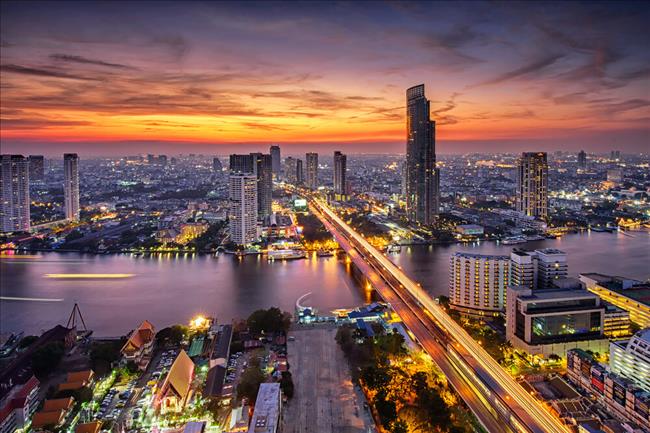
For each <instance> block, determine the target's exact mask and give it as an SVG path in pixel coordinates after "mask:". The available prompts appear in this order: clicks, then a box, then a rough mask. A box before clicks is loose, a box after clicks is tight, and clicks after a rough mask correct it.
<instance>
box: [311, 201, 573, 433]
mask: <svg viewBox="0 0 650 433" xmlns="http://www.w3.org/2000/svg"><path fill="white" fill-rule="evenodd" d="M309 205H310V208H311V210H312V212H313V213H314V214H315V215H316V216H317V217H318V218H319V219H320V220H321V222H322V223H323V224H324V225H325V227H326V228H327V230H328V231H329V232H330V233H332V235H333V236H334V237H335V238H336V240H337V241H338V242H339V244H340V245H341V247H342V248H343V249H344V250H345V251H346V252H347V254H348V255H349V257H350V259H351V260H352V261H353V263H355V265H356V266H357V267H358V268H359V270H360V271H361V272H362V273H363V274H364V275H365V276H366V278H367V279H368V280H369V281H370V283H371V284H372V286H373V288H374V289H375V290H376V291H377V292H378V293H379V295H380V296H381V297H382V298H383V299H384V300H385V301H386V302H388V303H390V304H391V307H392V308H393V310H394V311H395V313H396V314H397V315H398V316H400V318H401V319H402V321H403V323H404V325H405V326H406V327H407V328H408V329H409V330H410V331H411V332H412V333H413V335H414V336H415V338H416V339H417V341H418V343H419V344H420V346H421V347H422V348H423V350H424V351H425V352H426V353H427V354H429V356H431V358H432V359H433V361H434V362H435V363H436V364H437V365H438V367H439V368H440V369H441V370H442V372H443V373H444V374H445V376H446V377H447V380H448V381H449V383H450V384H451V385H452V387H453V388H454V389H455V390H456V392H458V394H459V395H460V397H461V398H462V399H463V401H465V403H466V404H467V405H468V406H469V408H470V409H471V410H472V412H473V413H474V414H475V415H476V417H477V419H478V420H479V422H480V423H481V424H482V425H483V427H484V428H485V429H486V430H488V431H489V432H507V433H513V432H514V433H543V432H547V433H567V432H569V431H570V430H569V428H568V427H567V426H566V425H565V424H563V423H562V422H561V421H560V420H559V419H558V418H557V417H556V416H555V415H554V414H552V413H550V412H549V411H548V410H547V409H546V408H545V407H544V406H543V405H542V404H541V403H540V402H539V401H537V400H536V399H535V398H534V397H533V396H532V395H530V394H529V393H528V392H526V390H524V388H523V387H522V386H521V385H520V384H519V383H517V381H516V380H515V379H513V377H512V376H510V374H508V373H507V372H506V371H505V370H504V369H503V368H502V367H501V366H500V365H499V364H498V363H497V362H496V361H495V360H494V359H493V358H492V357H491V356H490V355H489V354H488V353H487V352H486V351H485V349H484V348H483V347H482V346H481V345H480V344H478V342H477V341H476V340H474V339H473V338H472V337H471V336H470V335H469V334H468V333H467V332H466V331H465V330H464V329H463V328H462V327H461V326H460V325H459V324H458V323H456V322H455V321H454V320H453V319H452V318H451V317H449V315H448V314H447V313H446V312H445V311H444V309H443V308H442V307H440V306H439V305H438V304H437V303H436V302H434V301H433V299H431V297H430V296H429V295H428V294H427V293H426V292H425V291H424V290H423V289H422V287H421V286H420V285H419V284H418V283H416V282H414V281H413V280H411V279H410V278H409V277H408V276H407V275H406V274H405V273H404V272H402V270H401V269H400V268H399V267H398V266H397V265H395V264H394V263H393V262H391V261H390V260H389V259H388V258H387V257H386V256H385V255H384V254H383V253H382V252H381V251H379V250H377V249H376V248H375V247H373V246H372V245H370V243H368V241H366V240H365V238H364V237H363V236H362V235H360V234H359V233H357V232H356V231H355V230H353V229H352V228H351V227H350V226H349V225H348V224H346V223H345V221H343V220H342V219H341V218H340V217H339V216H338V215H337V214H336V213H335V212H334V211H332V210H331V209H330V208H329V206H328V205H327V204H326V203H324V202H323V201H322V200H320V199H319V198H316V197H314V196H309Z"/></svg>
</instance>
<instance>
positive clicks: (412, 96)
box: [406, 84, 439, 225]
mask: <svg viewBox="0 0 650 433" xmlns="http://www.w3.org/2000/svg"><path fill="white" fill-rule="evenodd" d="M437 175H438V173H437V172H436V124H435V122H434V121H432V120H431V118H430V112H429V100H428V99H427V98H426V97H425V95H424V84H420V85H419V86H414V87H411V88H410V89H408V90H407V91H406V216H407V218H408V220H409V221H411V222H415V223H418V224H423V225H428V224H431V223H432V222H433V218H434V216H435V215H436V214H437V213H438V202H439V198H438V195H439V191H438V190H437V185H439V181H438V180H437V179H436V176H437Z"/></svg>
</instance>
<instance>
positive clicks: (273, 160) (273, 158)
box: [270, 146, 282, 177]
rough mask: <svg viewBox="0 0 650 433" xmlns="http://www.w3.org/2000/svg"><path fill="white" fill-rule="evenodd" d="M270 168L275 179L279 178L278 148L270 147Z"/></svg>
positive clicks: (279, 159)
mask: <svg viewBox="0 0 650 433" xmlns="http://www.w3.org/2000/svg"><path fill="white" fill-rule="evenodd" d="M270 153H271V167H272V169H273V174H274V175H275V176H276V177H277V176H280V174H281V173H280V171H281V170H282V167H281V158H280V146H271V150H270Z"/></svg>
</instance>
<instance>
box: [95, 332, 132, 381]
mask: <svg viewBox="0 0 650 433" xmlns="http://www.w3.org/2000/svg"><path fill="white" fill-rule="evenodd" d="M125 341H126V339H124V338H122V339H120V340H116V341H102V342H95V343H93V345H92V346H91V348H90V363H91V365H92V367H93V370H95V373H97V375H99V376H103V375H104V374H107V373H108V372H109V371H110V369H111V364H112V363H113V362H115V361H117V360H118V359H120V356H121V354H120V349H121V348H122V346H123V345H124V343H125Z"/></svg>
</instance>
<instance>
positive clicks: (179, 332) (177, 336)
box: [156, 325, 189, 346]
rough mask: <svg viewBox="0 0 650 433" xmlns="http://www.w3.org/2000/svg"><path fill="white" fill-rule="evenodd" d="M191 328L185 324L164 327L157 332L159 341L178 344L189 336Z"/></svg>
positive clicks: (157, 340)
mask: <svg viewBox="0 0 650 433" xmlns="http://www.w3.org/2000/svg"><path fill="white" fill-rule="evenodd" d="M188 332H189V329H188V328H187V326H183V325H173V326H170V327H168V328H163V329H161V330H160V331H158V332H157V333H156V342H157V343H163V344H164V343H168V344H172V345H174V346H178V345H179V344H181V342H182V341H183V340H184V339H185V338H186V337H187V334H188Z"/></svg>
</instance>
